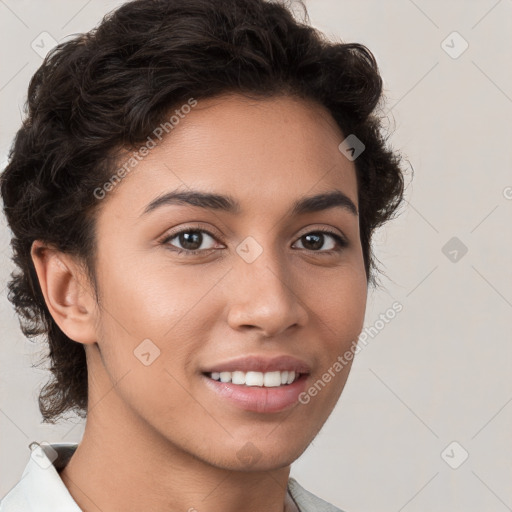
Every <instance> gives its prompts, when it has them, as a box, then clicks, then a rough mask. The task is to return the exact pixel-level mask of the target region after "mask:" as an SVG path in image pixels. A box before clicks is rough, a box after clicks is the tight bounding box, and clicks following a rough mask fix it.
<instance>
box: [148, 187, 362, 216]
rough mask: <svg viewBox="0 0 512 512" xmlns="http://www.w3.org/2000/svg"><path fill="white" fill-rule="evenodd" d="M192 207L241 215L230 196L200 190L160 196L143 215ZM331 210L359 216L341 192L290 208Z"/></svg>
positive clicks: (292, 211) (302, 211)
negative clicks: (162, 210)
mask: <svg viewBox="0 0 512 512" xmlns="http://www.w3.org/2000/svg"><path fill="white" fill-rule="evenodd" d="M174 204H178V205H191V206H197V207H199V208H205V209H210V210H220V211H224V212H227V213H231V214H236V213H240V211H241V206H240V203H239V202H238V201H237V200H236V199H234V198H233V197H232V196H229V195H222V194H213V193H209V192H201V191H198V190H187V191H181V192H180V191H172V192H167V193H166V194H163V195H160V196H158V197H157V198H156V199H154V200H153V201H151V202H150V203H149V204H148V205H147V206H146V208H145V209H144V211H143V212H142V214H141V217H142V216H143V215H146V214H148V213H149V212H151V211H153V210H156V209H157V208H160V207H162V206H167V205H174ZM330 208H342V209H344V210H346V211H348V212H349V213H351V214H352V215H354V216H357V215H358V211H357V207H356V205H355V204H354V203H353V201H352V200H351V199H350V198H349V197H348V196H347V195H346V194H344V193H343V192H341V191H340V190H332V191H330V192H323V193H321V194H317V195H314V196H306V197H301V198H300V199H298V200H297V201H295V202H294V203H293V205H292V206H291V208H290V214H291V215H303V214H306V213H314V212H319V211H323V210H328V209H330Z"/></svg>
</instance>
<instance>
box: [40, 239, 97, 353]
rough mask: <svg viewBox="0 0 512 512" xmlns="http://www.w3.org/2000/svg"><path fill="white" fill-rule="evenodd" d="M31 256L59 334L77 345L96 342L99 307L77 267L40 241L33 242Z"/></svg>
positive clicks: (71, 260) (68, 256)
mask: <svg viewBox="0 0 512 512" xmlns="http://www.w3.org/2000/svg"><path fill="white" fill-rule="evenodd" d="M30 255H31V257H32V261H33V262H34V266H35V269H36V272H37V277H38V279H39V285H40V286H41V291H42V293H43V295H44V299H45V302H46V306H47V307H48V310H49V311H50V314H51V315H52V317H53V319H54V320H55V322H56V323H57V325H58V326H59V327H60V329H61V331H62V332H64V334H66V336H68V338H70V339H72V340H74V341H77V342H79V343H84V344H92V343H95V342H96V340H97V332H96V325H97V323H96V321H97V315H98V305H97V303H96V300H95V298H94V291H93V289H92V285H91V284H90V283H89V281H88V279H86V277H85V274H84V272H83V270H82V269H81V267H80V265H78V264H77V263H76V262H75V260H74V259H73V258H72V257H71V256H70V255H68V254H65V253H62V252H60V251H58V250H57V249H55V248H53V247H50V246H49V245H47V244H44V243H43V242H41V241H40V240H35V241H34V242H33V243H32V247H31V250H30Z"/></svg>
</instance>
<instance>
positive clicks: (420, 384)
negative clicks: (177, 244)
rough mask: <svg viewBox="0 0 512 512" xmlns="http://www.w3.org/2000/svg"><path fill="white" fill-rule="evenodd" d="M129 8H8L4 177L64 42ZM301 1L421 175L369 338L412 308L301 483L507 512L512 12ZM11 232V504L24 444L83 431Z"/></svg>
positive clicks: (340, 408)
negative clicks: (376, 90) (371, 87)
mask: <svg viewBox="0 0 512 512" xmlns="http://www.w3.org/2000/svg"><path fill="white" fill-rule="evenodd" d="M121 3H122V2H118V1H114V0H110V1H101V2H100V1H99V0H89V1H83V0H80V1H77V0H73V1H70V0H66V1H64V0H60V1H57V0H47V1H45V2H36V1H31V2H30V1H22V0H19V1H16V0H0V37H1V43H2V44H1V45H0V52H1V63H2V65H1V68H0V101H1V119H2V122H1V129H0V136H1V139H0V155H1V159H2V168H3V166H4V165H5V163H6V160H7V152H8V149H9V146H10V144H11V140H12V137H13V136H14V134H15V132H16V130H17V129H18V127H19V125H20V122H21V112H22V105H23V103H24V101H25V95H26V89H27V86H28V82H29V79H30V77H31V76H32V74H33V73H34V72H35V70H36V69H37V67H38V66H39V65H40V64H41V60H42V56H43V55H44V53H45V51H46V50H47V49H49V47H50V46H51V40H52V38H53V39H54V40H56V41H60V40H62V39H63V38H65V37H66V36H68V35H69V34H72V33H76V32H84V31H87V30H89V29H91V28H92V27H93V26H94V25H96V24H97V23H98V22H99V21H100V19H101V17H102V16H103V15H104V14H106V13H107V12H108V11H110V10H111V9H113V8H115V7H116V6H117V5H120V4H121ZM306 6H307V7H308V11H309V14H310V17H311V21H312V23H313V25H314V26H316V27H318V28H319V29H321V30H323V31H325V32H326V33H327V35H329V36H330V37H332V38H337V39H341V40H343V41H344V42H359V43H363V44H365V45H367V46H368V47H369V49H370V50H371V51H372V52H373V53H374V55H375V56H376V58H377V61H378V63H379V66H380V69H381V73H382V75H383V78H384V83H385V92H386V96H387V105H388V114H389V119H390V127H391V129H393V128H394V131H393V132H392V136H391V138H390V142H391V143H392V144H393V146H394V147H395V148H396V149H398V150H400V151H402V153H403V154H404V156H405V157H406V158H407V159H408V160H409V162H410V165H412V166H413V168H414V171H415V175H414V180H413V183H412V184H411V185H408V189H407V194H406V198H407V202H406V204H405V206H406V208H404V209H403V212H402V214H401V215H400V216H399V217H398V218H397V219H396V220H394V221H392V222H391V223H389V224H388V225H387V226H386V227H385V228H384V229H382V230H381V231H380V232H379V233H378V234H377V236H376V238H375V247H376V252H377V255H378V257H379V259H380V260H381V262H382V264H383V265H384V268H385V270H386V274H387V276H388V278H387V279H386V278H384V279H383V285H384V289H381V290H378V291H376V292H371V293H370V296H369V301H368V309H367V314H366V320H365V326H367V327H369V326H374V327H375V326H376V325H377V323H376V322H377V320H378V319H379V315H380V314H382V313H384V312H386V311H387V310H388V309H389V308H390V307H391V304H392V303H393V302H394V301H395V300H396V301H399V302H400V303H401V304H402V305H403V310H402V311H401V312H400V313H399V314H397V315H396V317H395V318H394V319H393V320H392V321H391V322H389V323H388V324H386V325H385V327H384V328H381V329H377V330H378V334H377V335H375V336H373V337H369V342H368V344H367V345H366V346H365V347H364V348H363V350H361V351H360V352H359V353H358V355H357V356H356V359H355V362H354V365H353V368H352V372H351V375H350V377H349V379H348V382H347V385H346V388H345V390H344V392H343V394H342V398H341V400H340V402H339V403H338V405H337V407H336V409H335V410H334V412H333V413H332V415H331V416H330V418H329V420H328V421H327V423H326V424H325V426H324V428H323V429H322V431H321V432H320V434H319V435H318V437H317V438H316V439H315V441H314V442H313V443H312V444H311V446H310V447H309V448H308V450H307V451H306V452H305V453H304V455H303V456H302V457H301V458H300V459H299V460H298V461H297V462H295V464H294V465H293V466H292V471H291V476H293V477H295V478H296V479H297V480H298V481H299V483H301V484H302V485H303V486H304V487H305V488H306V489H308V490H310V491H311V492H313V493H315V494H317V495H319V496H320V497H322V498H323V499H325V500H327V501H329V502H331V503H333V504H335V505H336V506H338V507H340V508H342V509H344V510H347V511H348V512H363V511H370V510H371V511H376V510H381V511H384V510H386V511H388V510H389V511H396V512H399V511H402V510H403V511H407V512H413V511H425V510H428V511H430V512H445V511H447V510H465V511H467V512H473V511H474V512H476V511H482V510H485V511H487V512H494V511H495V512H502V511H506V510H512V487H511V485H510V480H511V476H512V441H511V437H510V433H511V432H512V429H511V427H512V404H511V401H512V382H511V378H510V375H511V374H512V357H511V356H512V336H511V318H512V315H511V313H512V286H511V285H512V272H511V269H510V262H511V258H510V256H511V247H512V230H511V220H512V173H511V163H512V162H511V155H512V150H511V146H512V123H511V121H510V119H511V118H512V67H511V66H510V62H512V42H511V38H512V0H498V1H496V0H473V1H465V2H464V1H441V0H438V1H426V0H415V1H413V0H393V1H388V2H383V1H381V0H362V1H361V0H360V1H355V0H350V1H348V0H337V1H336V0H307V1H306ZM454 31H455V32H457V33H458V34H459V35H457V34H453V32H454ZM42 33H44V34H42ZM41 34H42V35H41ZM466 44H467V45H468V47H467V48H466V49H465V51H462V50H464V48H465V46H466ZM34 47H35V48H34ZM408 181H409V180H408ZM1 222H2V224H3V225H2V226H1V227H0V238H1V240H0V242H1V243H0V272H1V274H0V291H1V298H0V314H1V319H0V321H1V326H2V341H1V363H0V364H1V366H0V431H1V437H0V460H1V470H0V496H3V495H5V494H6V493H7V492H8V491H9V490H10V489H11V487H13V486H14V485H15V483H16V482H17V481H18V479H19V478H20V477H21V472H22V471H23V469H24V467H25V465H26V463H27V462H28V457H29V455H30V452H29V449H28V445H29V444H30V442H32V441H38V442H42V441H46V442H79V441H80V438H81V435H82V432H83V424H82V423H81V422H80V421H79V420H78V419H77V420H75V421H67V422H63V423H62V424H60V425H58V426H49V425H42V424H41V416H40V413H39V410H38V407H37V401H36V398H37V395H38V391H39V389H40V387H41V386H42V385H43V384H44V382H45V381H46V379H47V373H46V372H45V371H43V370H41V369H35V368H32V367H31V365H32V364H33V363H34V362H36V361H37V360H38V358H39V357H40V355H41V354H42V352H41V350H42V349H44V347H42V346H38V345H36V344H34V343H32V342H30V341H27V340H25V338H24V337H23V335H22V333H21V331H20V329H19V326H18V321H17V318H16V316H15V314H14V311H13V308H12V306H11V305H10V303H9V302H8V301H7V299H6V290H5V285H6V281H7V279H8V276H9V273H10V271H11V270H12V268H13V265H12V263H11V262H10V255H11V249H10V247H9V231H8V229H7V227H6V222H5V218H4V217H3V215H1ZM446 244H448V245H446ZM466 250H467V252H465V251H466ZM379 325H380V324H379ZM454 441H455V442H456V443H457V444H452V443H453V442H454ZM466 452H467V454H468V457H467V459H466V460H465V461H464V462H462V460H463V459H464V457H465V456H466ZM461 462H462V463H461ZM450 464H451V466H458V467H457V468H456V469H454V468H452V467H451V466H450Z"/></svg>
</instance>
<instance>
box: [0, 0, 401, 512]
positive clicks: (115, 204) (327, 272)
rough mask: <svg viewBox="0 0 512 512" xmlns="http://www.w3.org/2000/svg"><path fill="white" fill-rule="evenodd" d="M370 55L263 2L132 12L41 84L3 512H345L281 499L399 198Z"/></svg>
mask: <svg viewBox="0 0 512 512" xmlns="http://www.w3.org/2000/svg"><path fill="white" fill-rule="evenodd" d="M381 94H382V80H381V78H380V75H379V71H378V68H377V64H376V62H375V59H374V57H373V55H372V54H371V52H370V51H369V50H368V49H367V48H366V47H364V46H362V45H359V44H356V43H352V44H345V43H339V42H336V43H334V42H329V41H327V40H326V39H325V38H324V37H323V36H322V34H320V33H319V32H317V31H316V30H315V29H314V28H312V27H311V26H308V25H306V24H302V23H301V22H299V21H297V20H296V19H294V17H293V15H292V14H291V12H290V10H289V9H288V8H287V7H286V6H284V5H282V4H279V3H270V2H267V1H264V0H237V1H236V2H235V1H233V0H217V1H212V0H186V1H185V0H165V1H164V0H157V1H147V0H146V1H133V2H129V3H126V4H124V5H122V6H121V7H120V8H118V9H117V10H116V11H114V12H113V13H111V14H110V15H108V16H107V17H105V18H104V20H103V21H102V23H101V24H100V25H99V26H98V27H97V29H95V30H93V31H91V32H89V33H86V34H81V35H79V36H77V37H75V38H74V39H72V40H69V41H67V42H65V43H62V44H60V45H59V46H58V47H57V48H55V49H54V50H53V51H52V52H50V54H49V55H48V57H47V58H46V59H45V61H44V63H43V65H42V66H41V68H40V69H39V70H38V71H37V72H36V73H35V75H34V77H33V79H32V81H31V83H30V86H29V91H28V107H29V109H28V115H27V118H26V120H25V121H24V123H23V126H22V127H21V129H20V130H19V131H18V133H17V135H16V138H15V142H14V145H13V147H12V151H11V154H10V159H9V163H8V165H7V167H6V169H5V171H4V172H3V174H2V182H1V193H2V197H3V201H4V211H5V214H6V217H7V220H8V222H9V225H10V227H11V230H12V232H13V239H12V247H13V252H14V256H13V259H14V262H15V263H16V265H17V266H18V268H19V270H18V272H17V274H16V275H13V278H12V280H11V282H10V284H9V299H10V300H11V302H12V303H13V305H14V306H15V308H16V310H17V312H18V314H19V315H20V320H21V325H22V329H23V332H24V333H25V334H26V335H27V336H34V335H44V337H45V339H46V340H47V341H48V344H49V348H50V355H49V357H50V362H51V371H52V374H53V380H52V381H50V382H49V383H48V384H47V385H46V386H45V388H44V389H43V390H42V392H41V395H40V397H39V405H40V410H41V413H42V415H43V420H44V421H45V422H48V423H53V422H55V420H56V419H57V418H58V417H60V416H62V415H63V414H64V413H65V412H67V411H75V412H77V413H79V414H80V415H81V416H82V417H83V418H86V426H85V433H84V436H83V439H82V441H81V442H80V443H79V444H78V445H72V444H71V445H65V444H59V443H45V442H42V443H38V442H35V443H33V444H32V448H33V451H32V456H31V459H30V461H29V463H28V465H27V468H26V470H25V472H24V474H23V476H22V478H21V479H20V482H19V484H18V485H17V486H16V487H15V488H14V489H13V490H12V491H11V492H10V493H9V494H8V495H7V496H6V497H5V498H4V500H3V501H2V507H1V508H0V510H2V512H8V511H11V510H15V509H16V507H25V508H24V509H27V510H46V508H44V507H47V508H48V509H52V510H56V509H57V508H58V507H62V508H63V509H64V508H65V509H66V510H85V511H93V510H94V511H95V510H102V511H104V512H107V511H114V510H152V511H160V510H162V511H163V510H190V511H192V510H198V511H201V510H222V511H229V510H239V509H241V508H243V509H244V510H249V511H260V510H261V511H263V510H265V511H275V512H277V511H282V510H286V511H297V510H298V511H301V512H303V511H312V510H325V511H327V510H339V509H337V508H335V507H334V506H333V505H330V504H328V503H326V502H325V501H323V500H321V499H320V498H318V497H316V496H314V495H313V494H311V493H309V492H308V491H306V490H305V489H304V488H303V487H302V486H301V485H299V483H298V482H297V481H296V480H294V479H293V478H290V477H289V473H290V466H291V464H292V463H293V462H294V461H295V460H296V459H297V458H298V457H299V456H300V455H301V454H302V453H303V452H304V451H305V449H306V448H307V447H308V445H309V444H310V443H311V442H312V440H313V439H314V438H315V436H316V434H317V433H318V432H319V430H320V429H321V428H322V426H323V424H324V423H325V421H326V420H327V418H328V417H329V415H330V413H331V412H332V410H333V408H334V406H335V405H336V403H337V401H338V399H339V397H340V394H341V392H342V390H343V387H344V385H345V382H346V380H347V377H348V373H349V371H350V367H351V362H352V357H351V356H350V357H349V354H352V355H353V353H354V351H355V349H356V346H357V339H358V335H359V333H360V332H361V329H362V326H363V320H364V313H365V307H366V297H367V291H368V287H369V285H373V284H375V283H376V266H375V261H374V258H373V255H372V250H371V237H372V234H373V232H374V231H375V229H376V228H377V227H379V226H381V225H382V224H383V223H384V222H386V221H387V220H388V219H390V218H391V217H392V216H393V214H394V213H395V212H396V210H397V208H398V206H399V204H400V202H401V200H402V193H403V171H402V169H401V167H400V162H401V159H400V157H399V155H398V154H397V153H396V152H394V151H393V150H392V149H390V148H389V147H387V146H386V144H385V140H384V137H383V135H382V133H381V125H380V120H379V117H378V116H377V111H376V109H377V106H378V104H379V100H381Z"/></svg>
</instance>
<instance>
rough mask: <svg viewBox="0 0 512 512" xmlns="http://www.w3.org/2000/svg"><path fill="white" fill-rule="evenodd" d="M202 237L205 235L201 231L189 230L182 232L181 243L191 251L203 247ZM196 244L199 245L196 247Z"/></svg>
mask: <svg viewBox="0 0 512 512" xmlns="http://www.w3.org/2000/svg"><path fill="white" fill-rule="evenodd" d="M194 238H195V240H194ZM202 239H203V235H202V234H201V233H200V232H199V231H188V232H187V233H181V234H180V244H181V245H182V247H184V248H185V249H189V250H191V251H194V250H196V249H198V248H199V247H201V242H202ZM190 244H192V247H190ZM194 245H197V247H194Z"/></svg>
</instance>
